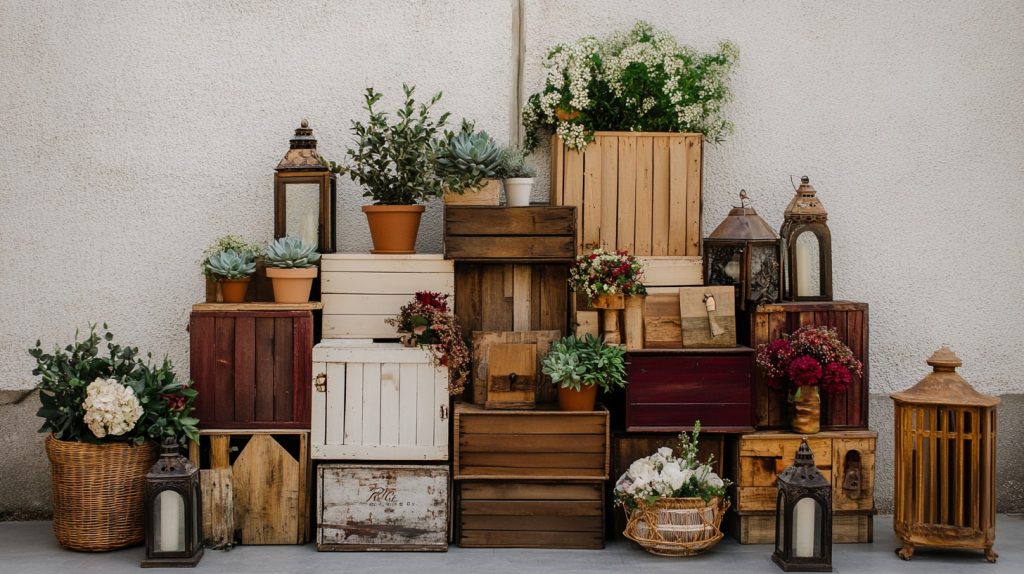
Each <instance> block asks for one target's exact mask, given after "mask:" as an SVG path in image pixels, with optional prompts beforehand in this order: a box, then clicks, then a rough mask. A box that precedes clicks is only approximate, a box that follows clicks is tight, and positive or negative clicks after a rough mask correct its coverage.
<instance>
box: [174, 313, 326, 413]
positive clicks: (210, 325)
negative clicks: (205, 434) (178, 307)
mask: <svg viewBox="0 0 1024 574" xmlns="http://www.w3.org/2000/svg"><path fill="white" fill-rule="evenodd" d="M319 308H321V303H307V304H303V305H278V304H274V303H242V304H237V305H236V304H219V303H204V304H199V305H195V306H193V308H192V316H191V319H190V321H189V334H190V352H191V360H190V364H191V376H192V380H193V381H195V388H196V390H197V391H199V396H198V397H197V398H196V410H195V416H196V417H198V418H199V421H200V423H199V424H200V426H201V427H202V428H218V429H233V428H250V429H260V428H277V429H308V428H309V421H310V416H309V413H310V404H311V401H310V392H311V389H310V386H311V383H310V381H311V380H312V373H311V371H312V365H313V358H312V353H313V313H312V311H313V310H314V309H319Z"/></svg>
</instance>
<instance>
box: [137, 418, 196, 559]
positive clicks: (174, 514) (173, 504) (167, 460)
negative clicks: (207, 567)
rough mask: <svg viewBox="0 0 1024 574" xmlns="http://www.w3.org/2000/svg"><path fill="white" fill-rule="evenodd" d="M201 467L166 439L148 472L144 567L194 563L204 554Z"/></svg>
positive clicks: (170, 439)
mask: <svg viewBox="0 0 1024 574" xmlns="http://www.w3.org/2000/svg"><path fill="white" fill-rule="evenodd" d="M202 516H203V512H202V495H201V494H200V490H199V470H198V469H197V468H196V467H195V466H193V465H192V463H191V462H189V460H188V459H187V458H185V457H183V456H181V455H179V454H178V442H177V441H176V440H175V439H173V438H168V439H166V440H165V441H164V444H163V447H162V448H161V451H160V458H158V459H157V461H156V463H155V464H154V465H153V468H151V469H150V470H149V473H148V474H146V559H145V560H143V561H142V567H143V568H166V567H173V566H186V567H188V566H195V565H196V564H198V563H199V560H200V559H201V558H202V557H203V524H202Z"/></svg>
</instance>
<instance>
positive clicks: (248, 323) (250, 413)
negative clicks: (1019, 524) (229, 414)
mask: <svg viewBox="0 0 1024 574" xmlns="http://www.w3.org/2000/svg"><path fill="white" fill-rule="evenodd" d="M234 379H235V384H234V387H235V388H234V390H235V414H234V419H235V420H236V421H238V422H242V423H250V422H253V421H255V420H256V397H254V396H253V394H254V393H255V391H256V319H255V318H254V317H238V318H237V319H235V372H234ZM292 414H293V416H294V413H292Z"/></svg>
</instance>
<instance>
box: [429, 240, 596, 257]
mask: <svg viewBox="0 0 1024 574" xmlns="http://www.w3.org/2000/svg"><path fill="white" fill-rule="evenodd" d="M575 253H576V245H575V238H574V237H572V236H571V235H565V236H556V237H543V236H540V237H533V236H526V237H509V236H502V237H474V236H465V237H448V238H446V239H445V255H446V256H447V257H448V258H449V259H456V260H467V261H485V260H492V259H493V260H522V261H534V260H545V259H554V260H570V259H572V258H573V257H574V254H575Z"/></svg>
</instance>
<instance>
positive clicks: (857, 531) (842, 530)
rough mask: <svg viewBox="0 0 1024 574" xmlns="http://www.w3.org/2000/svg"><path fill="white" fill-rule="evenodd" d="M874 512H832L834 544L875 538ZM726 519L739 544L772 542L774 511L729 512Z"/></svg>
mask: <svg viewBox="0 0 1024 574" xmlns="http://www.w3.org/2000/svg"><path fill="white" fill-rule="evenodd" d="M874 518H875V517H874V512H860V513H843V514H834V515H832V543H833V544H866V543H870V542H872V541H873V540H874ZM726 522H728V523H729V525H730V527H729V528H728V529H729V530H730V531H731V532H732V535H733V537H735V538H736V540H738V541H739V543H740V544H774V543H775V512H771V513H767V514H746V515H735V514H731V515H730V516H729V517H728V519H727V520H726Z"/></svg>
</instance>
